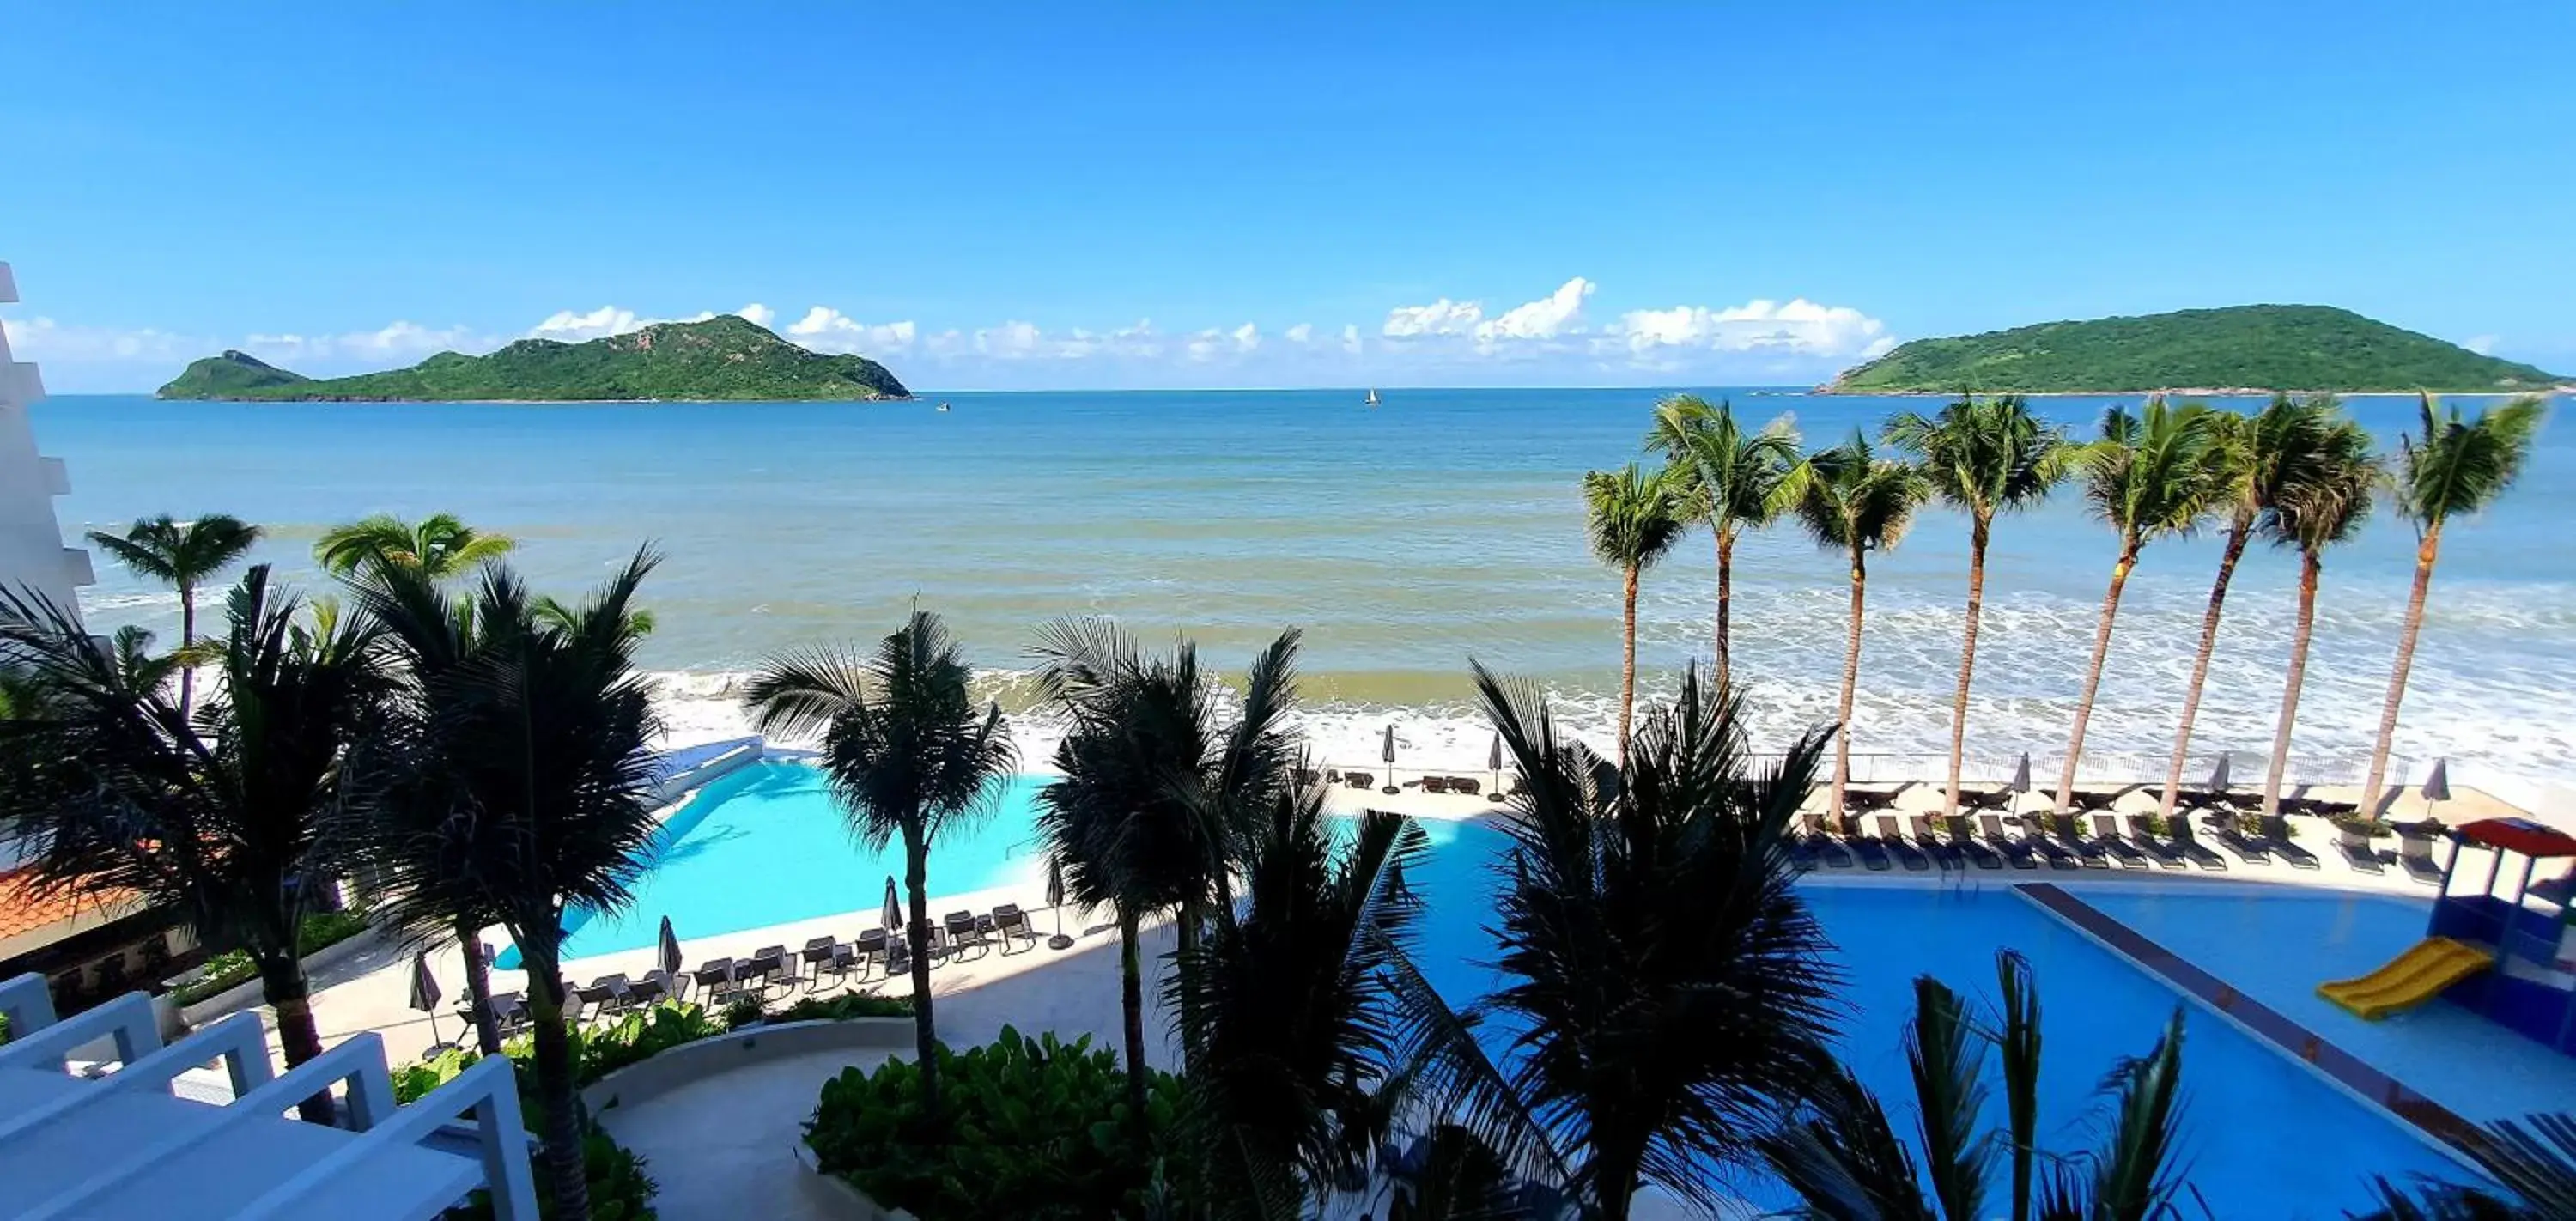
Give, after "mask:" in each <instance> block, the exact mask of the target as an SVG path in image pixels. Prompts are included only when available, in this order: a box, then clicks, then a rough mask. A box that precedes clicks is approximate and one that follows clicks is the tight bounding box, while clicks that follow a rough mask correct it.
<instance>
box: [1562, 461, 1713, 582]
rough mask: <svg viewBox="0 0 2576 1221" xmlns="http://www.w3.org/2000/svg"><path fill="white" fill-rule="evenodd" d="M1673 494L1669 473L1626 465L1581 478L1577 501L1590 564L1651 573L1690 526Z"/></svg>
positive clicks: (1674, 485)
mask: <svg viewBox="0 0 2576 1221" xmlns="http://www.w3.org/2000/svg"><path fill="white" fill-rule="evenodd" d="M1679 490H1680V485H1679V480H1678V478H1677V477H1676V476H1674V475H1673V474H1672V473H1671V472H1670V470H1669V468H1667V469H1666V470H1659V471H1656V472H1654V473H1652V474H1649V473H1647V472H1646V471H1644V470H1641V469H1639V467H1638V466H1637V464H1636V463H1634V462H1631V463H1629V464H1628V465H1626V466H1624V467H1621V468H1620V469H1618V470H1616V471H1591V472H1588V473H1586V474H1585V475H1584V476H1583V499H1584V503H1585V504H1586V506H1587V507H1588V510H1589V515H1588V516H1587V518H1586V522H1587V525H1586V529H1587V531H1588V533H1589V537H1590V538H1591V542H1592V554H1593V556H1594V558H1596V559H1599V560H1600V561H1601V562H1602V563H1605V564H1609V565H1612V566H1614V567H1619V568H1649V567H1652V566H1653V565H1654V563H1655V561H1657V560H1659V559H1662V558H1663V557H1664V554H1665V553H1666V552H1668V551H1671V550H1672V549H1673V544H1675V543H1677V542H1679V541H1681V537H1682V532H1683V530H1685V529H1686V528H1687V527H1688V526H1689V524H1690V519H1689V516H1688V513H1687V509H1688V506H1687V505H1686V504H1684V503H1683V501H1682V500H1681V498H1680V497H1679V496H1678V495H1677V492H1678V491H1679Z"/></svg>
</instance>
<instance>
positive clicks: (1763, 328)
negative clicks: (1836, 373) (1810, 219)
mask: <svg viewBox="0 0 2576 1221" xmlns="http://www.w3.org/2000/svg"><path fill="white" fill-rule="evenodd" d="M1618 334H1619V336H1620V338H1622V339H1623V340H1624V341H1625V342H1626V344H1627V348H1628V351H1629V353H1630V354H1631V355H1632V356H1634V357H1636V358H1638V359H1639V360H1640V361H1643V362H1655V361H1667V360H1669V359H1670V358H1671V357H1672V356H1673V355H1674V353H1671V352H1667V351H1665V349H1684V350H1687V349H1694V348H1696V349H1702V350H1705V351H1714V352H1758V353H1770V354H1776V355H1790V356H1803V357H1816V358H1823V359H1837V360H1838V359H1865V358H1868V357H1871V356H1876V355H1878V354H1879V353H1881V352H1884V351H1886V350H1887V349H1889V348H1891V347H1894V346H1895V344H1896V341H1895V340H1894V339H1893V338H1892V337H1890V336H1889V335H1888V333H1887V325H1886V324H1885V323H1883V322H1880V321H1879V320H1878V319H1876V318H1872V317H1870V316H1869V315H1867V314H1864V313H1862V312H1860V311H1859V310H1856V309H1853V308H1851V307H1850V306H1847V305H1818V304H1816V303H1815V302H1813V301H1809V300H1807V299H1806V298H1804V297H1799V298H1795V299H1792V300H1790V301H1787V302H1779V301H1770V300H1760V299H1757V300H1753V301H1748V302H1746V303H1744V304H1742V305H1730V306H1726V307H1724V308H1721V309H1710V308H1709V307H1707V306H1704V305H1676V306H1674V307H1672V308H1670V309H1642V310H1630V311H1628V312H1627V313H1625V314H1622V315H1620V317H1619V325H1618Z"/></svg>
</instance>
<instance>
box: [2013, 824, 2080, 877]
mask: <svg viewBox="0 0 2576 1221" xmlns="http://www.w3.org/2000/svg"><path fill="white" fill-rule="evenodd" d="M2021 842H2023V843H2025V844H2028V845H2030V849H2031V851H2033V852H2036V853H2038V854H2039V859H2040V860H2042V861H2044V862H2046V863H2047V865H2048V867H2049V868H2051V869H2080V868H2082V866H2080V865H2078V864H2076V861H2075V854H2074V853H2073V852H2070V851H2068V850H2067V848H2066V845H2064V844H2061V843H2059V842H2057V837H2056V836H2053V835H2049V834H2046V833H2044V832H2040V831H2035V830H2033V829H2031V824H2029V823H2027V822H2025V823H2024V824H2023V825H2022V832H2021Z"/></svg>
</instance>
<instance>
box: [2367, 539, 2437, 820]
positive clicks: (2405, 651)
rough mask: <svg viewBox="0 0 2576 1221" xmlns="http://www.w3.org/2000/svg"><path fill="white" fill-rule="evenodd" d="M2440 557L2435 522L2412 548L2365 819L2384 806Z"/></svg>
mask: <svg viewBox="0 0 2576 1221" xmlns="http://www.w3.org/2000/svg"><path fill="white" fill-rule="evenodd" d="M2441 554H2442V523H2440V522H2438V521H2437V522H2434V523H2433V528H2432V529H2430V530H2426V531H2425V532H2424V541H2423V542H2421V543H2418V544H2416V545H2415V590H2414V592H2413V593H2410V594H2408V595H2406V626H2405V627H2403V628H2401V629H2399V631H2398V633H2397V664H2396V666H2395V667H2394V668H2393V669H2391V670H2390V671H2389V674H2388V703H2387V704H2386V705H2384V706H2382V707H2381V708H2380V710H2379V741H2378V742H2377V743H2376V744H2374V745H2373V746H2372V747H2371V748H2370V775H2369V777H2368V778H2367V779H2365V780H2363V781H2362V782H2361V813H2362V816H2363V817H2365V818H2371V817H2376V816H2377V815H2378V813H2379V809H2380V807H2381V806H2382V805H2383V804H2385V799H2384V798H2382V797H2381V795H2380V792H2379V786H2380V784H2381V783H2382V782H2384V781H2386V780H2387V779H2388V748H2389V747H2391V746H2394V745H2396V743H2397V706H2398V705H2399V704H2402V703H2405V702H2406V672H2407V671H2408V670H2410V669H2413V668H2414V666H2415V637H2416V636H2417V635H2418V634H2419V633H2421V632H2422V631H2423V630H2424V595H2426V594H2428V593H2431V592H2432V590H2433V561H2434V560H2436V559H2439V558H2441ZM2392 796H2393V794H2392Z"/></svg>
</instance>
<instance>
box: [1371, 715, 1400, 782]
mask: <svg viewBox="0 0 2576 1221" xmlns="http://www.w3.org/2000/svg"><path fill="white" fill-rule="evenodd" d="M1377 757H1378V758H1379V759H1381V760H1384V761H1385V763H1386V787H1385V788H1383V789H1380V790H1378V791H1379V792H1381V793H1385V794H1387V795H1388V796H1393V795H1395V794H1397V793H1400V792H1403V791H1404V790H1403V789H1402V788H1401V787H1399V786H1398V785H1397V784H1396V783H1395V726H1393V725H1388V726H1387V727H1386V740H1385V742H1384V743H1383V744H1382V745H1380V746H1379V747H1378V752H1377Z"/></svg>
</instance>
